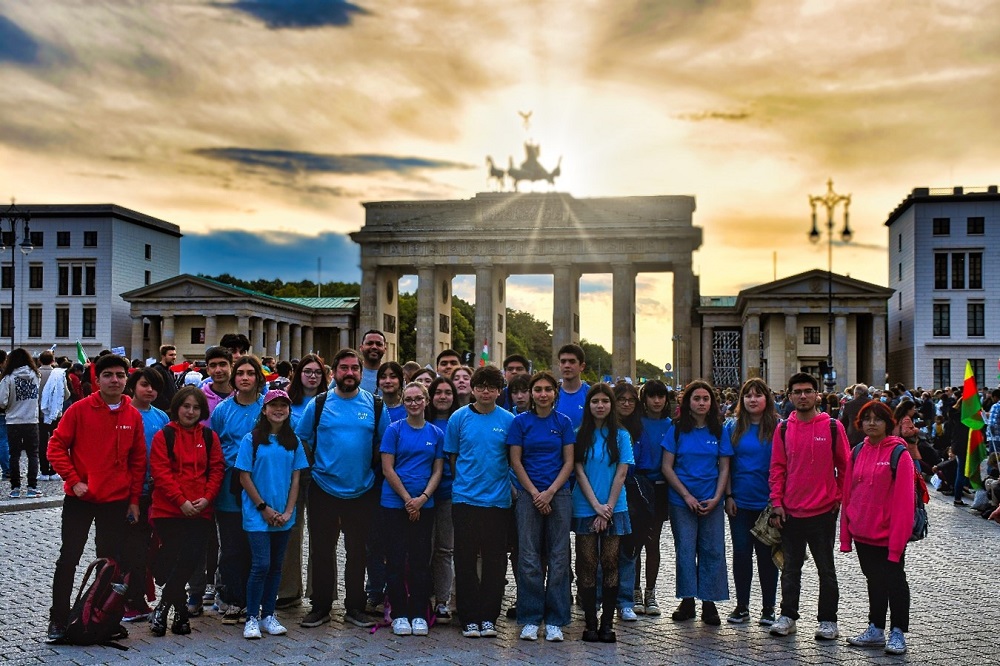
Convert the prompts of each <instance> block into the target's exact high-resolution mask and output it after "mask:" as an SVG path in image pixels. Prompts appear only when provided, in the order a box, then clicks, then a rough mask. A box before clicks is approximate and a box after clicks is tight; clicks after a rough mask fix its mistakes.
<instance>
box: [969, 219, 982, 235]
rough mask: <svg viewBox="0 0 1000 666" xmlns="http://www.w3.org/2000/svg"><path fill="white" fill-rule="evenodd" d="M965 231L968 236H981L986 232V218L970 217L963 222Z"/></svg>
mask: <svg viewBox="0 0 1000 666" xmlns="http://www.w3.org/2000/svg"><path fill="white" fill-rule="evenodd" d="M965 233H966V234H968V235H969V236H982V235H983V234H984V233H986V218H985V217H970V218H969V219H968V220H966V222H965Z"/></svg>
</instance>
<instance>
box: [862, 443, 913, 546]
mask: <svg viewBox="0 0 1000 666" xmlns="http://www.w3.org/2000/svg"><path fill="white" fill-rule="evenodd" d="M862 446H864V443H863V442H862V443H861V444H858V445H857V446H855V447H854V449H853V450H852V451H851V463H852V464H853V463H855V462H857V460H858V454H860V453H861V447H862ZM905 451H906V447H905V446H903V445H902V444H897V445H896V446H895V447H893V449H892V455H891V456H890V457H889V470H890V471H891V472H892V481H893V483H895V482H896V468H897V467H898V466H899V457H900V456H901V455H903V453H904V452H905ZM929 525H930V521H929V520H928V519H927V507H926V506H924V488H923V484H922V483H921V481H918V480H917V477H916V475H914V478H913V531H912V532H911V533H910V539H909V540H910V541H920V540H921V539H923V538H924V537H925V536H927V527H928V526H929Z"/></svg>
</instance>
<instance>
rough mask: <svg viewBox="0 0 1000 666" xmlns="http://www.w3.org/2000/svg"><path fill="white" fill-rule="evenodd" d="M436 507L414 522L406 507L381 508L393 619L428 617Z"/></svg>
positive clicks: (423, 510)
mask: <svg viewBox="0 0 1000 666" xmlns="http://www.w3.org/2000/svg"><path fill="white" fill-rule="evenodd" d="M434 513H435V511H434V509H433V508H430V509H421V510H420V520H417V521H412V520H410V517H409V515H408V514H407V513H406V509H387V508H386V507H382V508H381V514H380V517H381V519H382V530H381V532H382V543H384V544H385V556H386V566H385V573H386V583H387V587H388V591H389V603H390V604H391V605H392V619H394V620H395V619H396V618H398V617H405V618H411V619H412V618H415V617H422V618H426V617H427V611H428V610H429V609H430V599H431V536H432V535H433V534H434Z"/></svg>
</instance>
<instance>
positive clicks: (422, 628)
mask: <svg viewBox="0 0 1000 666" xmlns="http://www.w3.org/2000/svg"><path fill="white" fill-rule="evenodd" d="M410 626H411V627H412V628H413V635H414V636H426V635H427V629H428V627H427V620H425V619H424V618H422V617H415V618H413V619H412V620H410Z"/></svg>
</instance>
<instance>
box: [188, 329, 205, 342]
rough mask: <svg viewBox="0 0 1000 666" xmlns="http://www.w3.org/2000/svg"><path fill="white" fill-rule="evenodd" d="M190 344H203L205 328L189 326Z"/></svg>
mask: <svg viewBox="0 0 1000 666" xmlns="http://www.w3.org/2000/svg"><path fill="white" fill-rule="evenodd" d="M191 344H193V345H203V344H205V328H204V327H201V328H193V327H192V328H191Z"/></svg>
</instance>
